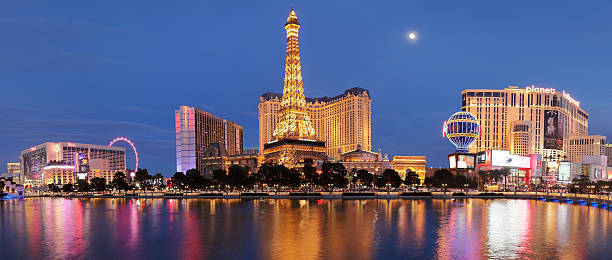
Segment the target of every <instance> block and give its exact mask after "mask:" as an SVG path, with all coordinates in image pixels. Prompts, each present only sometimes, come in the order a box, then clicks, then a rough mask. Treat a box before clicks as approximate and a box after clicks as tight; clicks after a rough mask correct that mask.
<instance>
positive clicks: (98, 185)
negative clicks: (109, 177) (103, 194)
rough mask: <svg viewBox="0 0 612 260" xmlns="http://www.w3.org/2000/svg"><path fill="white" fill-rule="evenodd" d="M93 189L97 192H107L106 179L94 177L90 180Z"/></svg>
mask: <svg viewBox="0 0 612 260" xmlns="http://www.w3.org/2000/svg"><path fill="white" fill-rule="evenodd" d="M90 182H91V184H90V186H91V189H92V190H95V191H105V190H106V179H104V178H100V177H93V178H91V180H90Z"/></svg>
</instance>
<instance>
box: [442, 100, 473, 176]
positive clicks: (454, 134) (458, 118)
mask: <svg viewBox="0 0 612 260" xmlns="http://www.w3.org/2000/svg"><path fill="white" fill-rule="evenodd" d="M480 130H481V129H480V124H479V123H478V119H476V117H474V116H473V115H472V114H470V113H469V112H466V111H459V112H457V113H455V114H453V115H452V116H451V117H449V118H448V120H447V121H446V122H444V127H443V128H442V136H445V137H446V138H448V140H449V141H450V142H451V143H452V144H453V145H455V147H456V148H457V151H456V152H455V153H452V154H449V155H448V160H449V166H450V168H451V169H474V166H475V161H476V154H473V153H469V152H468V148H469V147H470V146H471V145H472V144H473V143H474V142H476V140H477V139H478V137H480Z"/></svg>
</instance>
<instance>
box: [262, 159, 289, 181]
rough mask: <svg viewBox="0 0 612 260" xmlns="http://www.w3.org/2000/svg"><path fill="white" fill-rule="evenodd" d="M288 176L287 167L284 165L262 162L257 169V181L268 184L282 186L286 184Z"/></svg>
mask: <svg viewBox="0 0 612 260" xmlns="http://www.w3.org/2000/svg"><path fill="white" fill-rule="evenodd" d="M287 176H289V169H288V168H287V167H285V166H284V165H278V164H272V163H264V164H262V165H261V166H260V167H259V169H258V170H257V176H256V179H257V181H259V182H261V183H263V184H267V185H268V186H271V187H272V186H277V185H278V186H282V185H286V184H287V180H284V179H283V178H287Z"/></svg>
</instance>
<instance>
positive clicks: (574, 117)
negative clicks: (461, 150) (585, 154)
mask: <svg viewBox="0 0 612 260" xmlns="http://www.w3.org/2000/svg"><path fill="white" fill-rule="evenodd" d="M461 94H462V100H461V101H462V110H463V111H467V112H469V113H471V114H472V115H474V116H475V117H476V118H478V121H479V123H480V125H481V128H482V133H481V136H480V138H479V139H478V140H477V141H476V143H474V144H473V145H472V146H471V147H470V148H469V150H470V152H472V153H477V152H482V151H487V150H507V151H510V153H512V154H516V155H521V156H529V155H530V154H540V155H542V158H543V159H544V161H551V162H558V161H562V160H565V159H567V157H568V152H569V139H570V137H572V136H585V135H587V134H588V121H589V115H588V113H587V112H586V111H584V110H583V109H582V108H580V102H578V101H577V100H576V99H574V98H573V97H571V95H570V94H569V93H566V92H565V91H558V90H556V89H554V88H541V87H535V86H528V87H525V88H519V87H515V86H510V87H507V88H505V89H501V90H498V89H466V90H464V91H462V93H461Z"/></svg>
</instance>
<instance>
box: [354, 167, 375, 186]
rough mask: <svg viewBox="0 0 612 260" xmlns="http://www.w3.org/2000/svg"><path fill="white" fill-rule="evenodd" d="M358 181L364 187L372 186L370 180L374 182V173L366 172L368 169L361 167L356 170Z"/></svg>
mask: <svg viewBox="0 0 612 260" xmlns="http://www.w3.org/2000/svg"><path fill="white" fill-rule="evenodd" d="M356 179H357V180H358V181H359V183H361V184H362V185H363V186H366V187H372V182H374V175H373V174H371V173H370V172H368V170H365V169H361V170H358V171H357V178H356Z"/></svg>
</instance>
